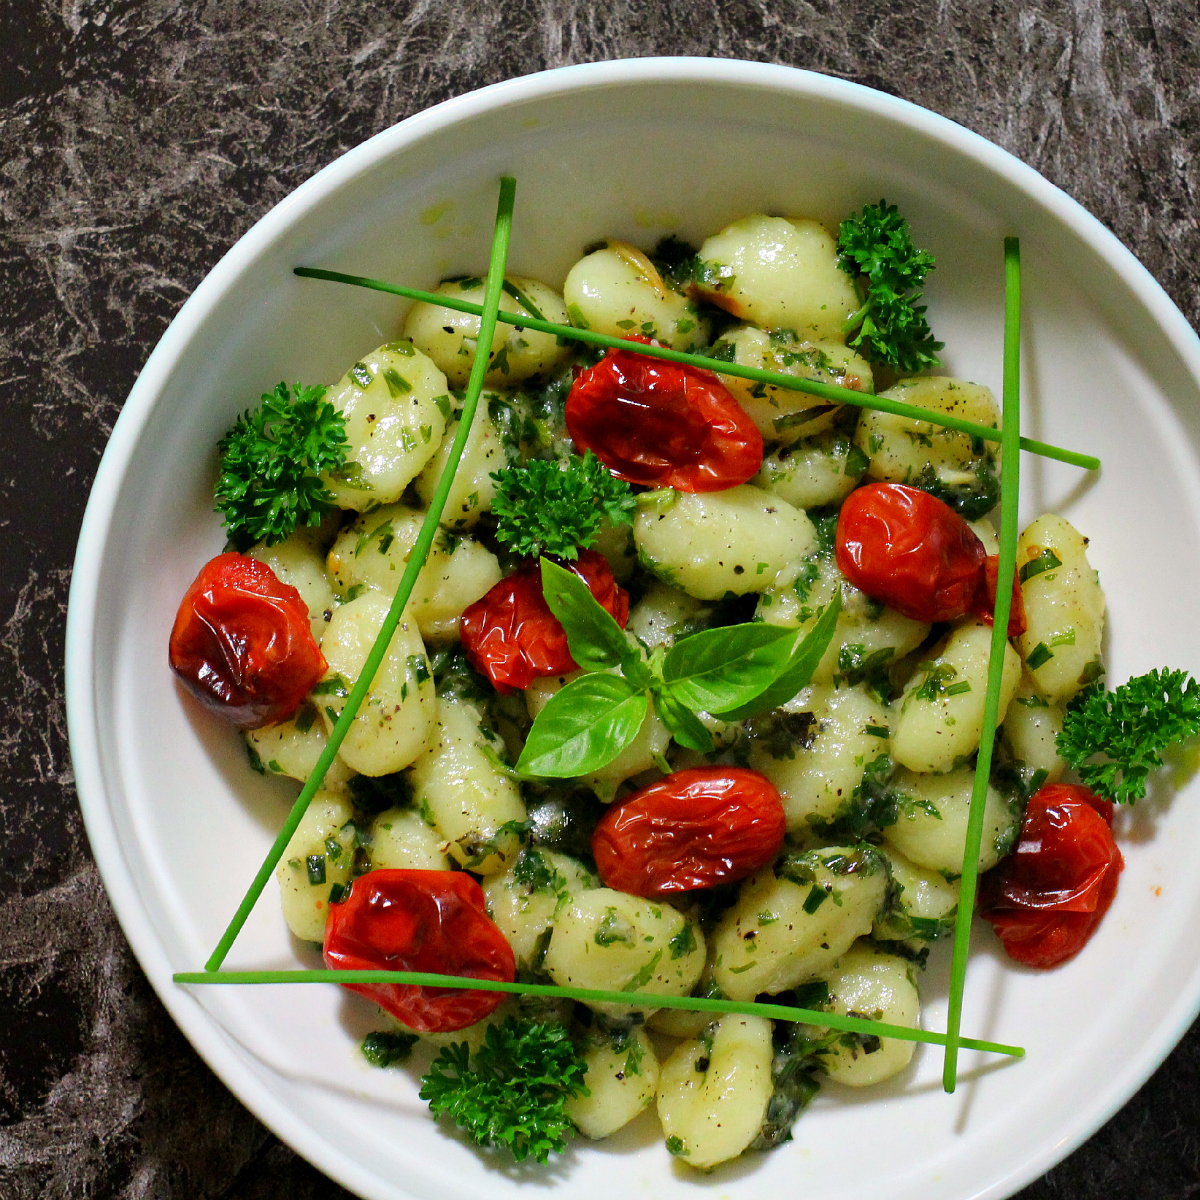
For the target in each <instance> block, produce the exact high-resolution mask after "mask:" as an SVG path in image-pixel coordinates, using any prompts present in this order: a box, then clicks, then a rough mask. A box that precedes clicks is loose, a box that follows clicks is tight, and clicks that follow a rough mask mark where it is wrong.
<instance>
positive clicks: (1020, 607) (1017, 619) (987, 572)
mask: <svg viewBox="0 0 1200 1200" xmlns="http://www.w3.org/2000/svg"><path fill="white" fill-rule="evenodd" d="M999 577H1000V556H999V555H998V554H989V555H988V556H987V558H985V559H984V560H983V587H982V588H981V589H980V591H979V592H977V593H976V596H975V602H974V604H973V605H972V608H971V611H972V612H973V613H974V614H975V615H976V616H977V617H981V618H982V619H983V620H984V621H986V622H987V623H988V624H989V625H993V624H995V619H994V617H993V615H992V614H993V613H994V612H995V611H996V582H997V580H998V579H999ZM1028 624H1029V623H1028V622H1027V621H1026V619H1025V597H1024V596H1023V595H1022V594H1021V581H1020V580H1019V579H1018V578H1017V575H1016V572H1015V571H1014V572H1013V583H1012V607H1011V608H1010V609H1009V610H1008V636H1009V637H1020V636H1021V634H1023V633H1024V632H1025V630H1026V629H1027V628H1028Z"/></svg>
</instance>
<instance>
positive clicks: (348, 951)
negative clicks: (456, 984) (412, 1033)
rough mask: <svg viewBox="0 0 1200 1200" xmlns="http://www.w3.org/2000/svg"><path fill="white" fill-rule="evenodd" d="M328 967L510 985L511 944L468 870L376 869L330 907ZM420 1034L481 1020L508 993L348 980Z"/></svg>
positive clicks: (513, 965) (512, 967)
mask: <svg viewBox="0 0 1200 1200" xmlns="http://www.w3.org/2000/svg"><path fill="white" fill-rule="evenodd" d="M325 965H326V966H327V967H329V968H330V969H331V970H335V971H336V970H342V971H431V972H436V973H438V974H441V975H470V976H472V977H473V978H475V979H504V980H507V981H508V982H510V983H511V982H512V980H513V979H514V977H515V971H516V963H515V960H514V958H513V952H512V947H511V946H510V945H509V944H508V942H507V941H506V940H505V937H504V934H502V933H501V932H500V930H499V929H498V928H497V927H496V925H495V924H494V923H493V921H492V919H491V918H490V917H489V916H488V915H487V908H486V905H485V903H484V899H483V889H482V888H481V887H480V886H479V884H478V883H476V882H475V880H474V879H473V878H472V877H471V876H470V875H468V874H467V873H466V872H465V871H398V870H386V871H382V870H381V871H371V872H370V873H369V874H366V875H363V876H362V877H361V878H360V879H356V880H355V881H354V886H353V887H352V888H351V889H350V895H349V896H347V897H346V899H345V900H344V901H342V902H341V903H340V904H331V905H330V906H329V916H328V917H327V918H326V920H325ZM342 986H343V987H346V988H349V989H350V991H352V992H358V993H359V994H360V995H362V996H366V997H367V998H368V999H369V1000H374V1001H375V1003H376V1004H378V1005H379V1006H380V1007H381V1008H384V1009H386V1010H387V1011H388V1012H390V1013H391V1014H392V1015H393V1016H394V1017H398V1018H399V1019H400V1020H401V1021H403V1022H404V1024H405V1025H407V1026H409V1028H411V1029H415V1030H418V1031H419V1032H421V1033H448V1032H450V1031H452V1030H455V1029H463V1028H465V1027H466V1026H468V1025H474V1024H475V1022H476V1021H482V1020H483V1018H484V1017H486V1016H487V1015H488V1013H490V1012H492V1011H493V1010H494V1009H496V1008H498V1007H499V1006H500V1005H501V1003H503V1001H504V993H503V992H476V991H471V990H469V989H466V988H434V987H415V986H413V985H412V984H403V983H347V984H343V985H342Z"/></svg>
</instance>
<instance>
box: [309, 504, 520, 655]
mask: <svg viewBox="0 0 1200 1200" xmlns="http://www.w3.org/2000/svg"><path fill="white" fill-rule="evenodd" d="M424 519H425V514H424V513H420V512H417V511H416V510H415V509H411V508H408V507H407V506H406V505H403V504H388V505H384V507H382V508H378V509H376V510H375V511H374V512H370V513H363V515H362V516H361V517H359V518H358V520H357V521H355V522H354V524H352V525H350V526H348V527H347V528H346V529H344V530H343V531H342V532H341V534H339V535H338V538H337V541H335V542H334V543H333V547H332V549H331V550H330V551H329V558H328V567H329V577H330V579H331V581H332V583H333V586H334V587H335V588H336V589H337V592H338V594H339V595H341V596H342V597H345V598H352V597H354V596H357V595H361V594H362V592H363V591H364V590H367V591H376V592H380V593H382V594H383V595H385V596H394V595H395V594H396V589H397V588H398V587H399V586H400V580H401V579H402V578H403V577H404V568H405V567H406V566H407V565H408V560H409V557H410V556H411V554H412V551H413V546H414V545H415V543H416V540H417V535H418V533H420V531H421V524H422V522H423V521H424ZM499 582H500V564H499V562H497V561H496V556H495V555H494V554H493V553H492V552H491V551H490V550H488V549H487V548H486V547H485V546H481V545H480V544H479V543H478V542H477V541H475V540H474V539H473V538H470V537H465V536H457V535H452V534H447V533H446V532H444V531H439V533H438V534H437V536H436V537H435V539H434V543H433V546H432V547H431V549H430V551H429V557H428V558H427V559H426V561H425V565H424V566H423V567H422V568H421V574H420V575H419V576H418V577H417V583H416V586H415V587H414V588H413V591H412V597H411V598H410V600H409V602H408V607H407V609H406V612H407V614H408V615H409V616H411V617H414V618H415V619H416V622H417V628H418V629H419V630H420V631H421V636H422V637H424V638H428V639H429V640H430V641H437V642H446V641H452V640H454V639H456V638H457V637H458V627H459V618H460V617H461V616H462V612H463V609H464V608H466V607H467V605H469V604H473V603H474V602H475V601H476V600H478V599H479V598H480V597H481V596H484V595H486V594H487V592H488V591H489V590H490V589H491V588H492V587H494V586H495V585H496V584H497V583H499Z"/></svg>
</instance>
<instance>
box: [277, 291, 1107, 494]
mask: <svg viewBox="0 0 1200 1200" xmlns="http://www.w3.org/2000/svg"><path fill="white" fill-rule="evenodd" d="M292 273H293V274H295V275H299V276H300V277H301V278H303V279H323V280H326V281H327V282H330V283H344V284H349V285H351V286H352V287H361V288H368V289H370V290H372V291H376V292H386V293H388V294H389V295H394V296H403V297H404V298H405V299H408V300H418V301H423V302H424V303H427V304H436V305H439V306H440V307H442V308H449V309H452V310H453V311H455V312H461V313H467V314H469V315H472V316H478V315H479V314H480V313H481V312H482V311H483V310H482V309H481V308H480V306H479V305H478V304H474V303H472V302H471V301H469V300H457V299H455V298H454V297H453V296H443V295H441V294H440V293H437V292H425V291H421V290H420V289H419V288H410V287H402V286H401V285H400V284H395V283H385V282H383V281H382V280H379V279H370V278H368V277H367V276H365V275H347V274H344V273H343V272H341V271H327V270H325V269H323V268H321V267H294V268H293V269H292ZM496 317H497V320H500V321H504V322H506V323H507V324H509V325H519V326H520V327H521V328H522V329H533V330H536V331H538V332H539V333H552V334H554V335H555V336H556V337H558V338H565V339H569V340H571V341H576V342H586V343H587V344H588V345H592V346H603V347H605V348H606V349H613V350H629V351H632V352H633V353H634V354H642V355H645V356H647V357H649V358H661V359H664V360H666V361H667V362H676V363H681V364H682V365H684V366H688V367H698V368H700V369H701V370H704V371H715V372H717V373H719V374H722V375H736V376H737V377H738V378H740V379H750V380H753V381H754V382H756V383H764V384H769V385H770V386H771V387H778V388H785V389H787V390H788V391H793V392H806V393H807V394H809V395H812V396H817V397H819V398H820V399H822V400H829V401H832V402H833V403H835V404H851V405H854V406H855V407H857V408H867V409H872V410H874V411H876V412H886V413H890V414H892V415H893V416H898V417H907V418H908V419H910V420H913V421H925V422H927V423H929V424H931V425H940V426H942V427H943V428H945V429H953V430H954V431H955V432H957V433H966V434H969V435H970V436H971V437H977V438H982V439H983V440H984V441H988V442H1002V441H1003V431H1002V430H998V429H993V428H991V427H990V426H988V425H980V424H978V423H976V422H975V421H966V420H963V418H961V417H953V416H950V415H949V414H948V413H938V412H933V411H932V410H931V409H927V408H919V407H918V406H917V405H915V404H905V403H903V402H902V401H900V400H891V399H889V398H887V397H886V396H876V395H873V394H871V393H869V392H858V391H855V390H854V389H853V388H845V387H839V386H838V385H837V384H833V383H821V382H819V381H818V380H815V379H804V378H802V377H800V376H798V375H782V374H780V373H779V372H777V371H765V370H763V369H761V368H760V367H747V366H743V365H741V364H740V363H733V362H723V361H721V360H719V359H714V358H706V357H705V356H704V355H702V354H688V353H686V352H685V351H683V350H672V349H670V348H669V347H667V346H656V345H653V344H651V343H646V342H634V341H630V340H628V339H627V338H619V337H612V336H611V335H610V334H607V333H597V332H595V330H591V329H578V328H576V327H575V326H573V325H556V324H554V323H553V322H551V321H545V320H540V319H539V318H537V317H531V316H525V315H524V314H522V313H509V312H499V313H497V314H496ZM1020 446H1021V449H1022V450H1028V451H1029V452H1030V453H1032V454H1039V455H1041V456H1042V457H1043V458H1052V459H1055V460H1057V461H1058V462H1064V463H1068V464H1070V465H1071V466H1075V467H1083V468H1084V469H1086V470H1089V471H1098V470H1099V469H1100V460H1099V459H1098V458H1096V457H1095V456H1094V455H1091V454H1081V453H1079V452H1078V451H1076V450H1064V449H1063V448H1062V447H1060V446H1051V445H1049V444H1048V443H1046V442H1039V441H1034V440H1033V439H1032V438H1021V439H1020Z"/></svg>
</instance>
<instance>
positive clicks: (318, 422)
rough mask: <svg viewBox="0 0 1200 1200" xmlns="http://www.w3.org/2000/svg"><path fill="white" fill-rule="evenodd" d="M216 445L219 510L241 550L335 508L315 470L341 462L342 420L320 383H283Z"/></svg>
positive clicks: (343, 450)
mask: <svg viewBox="0 0 1200 1200" xmlns="http://www.w3.org/2000/svg"><path fill="white" fill-rule="evenodd" d="M217 450H218V452H219V453H220V456H221V476H220V478H219V479H218V480H217V486H216V492H215V497H216V501H217V511H218V512H220V513H223V514H224V517H225V527H226V529H228V531H229V538H230V540H231V541H232V542H233V543H234V545H236V546H237V547H238V548H239V549H242V550H245V549H248V548H249V547H250V546H252V545H254V543H255V542H266V544H267V545H268V546H273V545H275V544H276V543H277V542H282V541H283V540H284V539H285V538H286V537H287V536H288V535H289V534H291V533H292V532H293V530H295V529H296V528H297V526H303V525H316V524H317V523H318V522H319V521H320V520H321V518H322V517H323V516H324V515H325V514H326V513H327V512H329V511H330V510H331V509H332V508H333V507H334V504H335V500H334V495H333V493H332V492H331V491H330V490H329V489H328V488H327V487H326V486H325V484H324V483H323V482H322V481H321V479H320V474H321V472H323V471H336V470H337V469H338V468H340V467H342V466H343V465H344V464H345V461H346V422H345V420H344V419H343V417H342V414H341V413H340V412H338V411H337V409H335V408H334V407H333V405H332V404H330V403H329V401H327V400H326V399H325V388H324V387H321V386H317V387H304V386H302V385H301V384H299V383H297V384H294V385H293V386H292V387H290V388H289V387H288V385H287V384H286V383H281V384H279V385H278V386H277V387H276V388H275V390H274V391H273V392H264V393H263V397H262V403H261V404H260V405H259V406H258V408H256V409H254V410H247V411H246V412H244V413H243V414H242V415H241V416H240V417H238V419H237V421H236V422H235V423H234V426H233V428H232V429H230V431H229V432H228V433H227V434H226V435H225V436H224V437H223V438H222V439H221V440H220V442H218V443H217Z"/></svg>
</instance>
